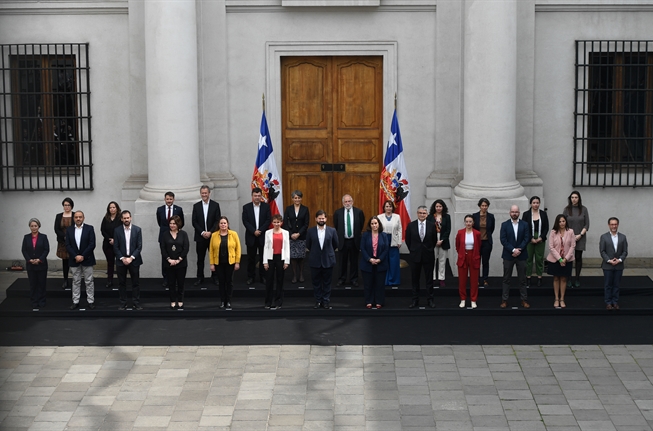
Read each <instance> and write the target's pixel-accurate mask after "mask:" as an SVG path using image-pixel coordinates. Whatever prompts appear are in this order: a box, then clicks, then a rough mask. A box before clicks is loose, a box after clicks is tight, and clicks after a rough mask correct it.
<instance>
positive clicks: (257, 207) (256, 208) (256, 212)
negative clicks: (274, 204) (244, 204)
mask: <svg viewBox="0 0 653 431" xmlns="http://www.w3.org/2000/svg"><path fill="white" fill-rule="evenodd" d="M253 207H254V220H256V230H259V229H260V226H259V222H258V219H259V213H260V212H261V204H258V205H256V204H254V205H253Z"/></svg>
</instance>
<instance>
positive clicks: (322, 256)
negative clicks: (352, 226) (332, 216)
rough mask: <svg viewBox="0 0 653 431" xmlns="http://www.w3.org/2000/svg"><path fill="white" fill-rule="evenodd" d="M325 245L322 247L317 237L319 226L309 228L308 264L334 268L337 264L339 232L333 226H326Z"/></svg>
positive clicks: (312, 266)
mask: <svg viewBox="0 0 653 431" xmlns="http://www.w3.org/2000/svg"><path fill="white" fill-rule="evenodd" d="M324 228H325V229H326V232H325V234H324V247H323V248H320V240H319V238H318V237H317V229H318V228H317V226H313V227H312V228H310V229H308V232H307V233H306V249H307V250H308V265H309V266H310V267H311V268H333V267H334V266H336V250H337V249H338V232H337V231H336V230H335V229H334V228H332V227H331V226H324Z"/></svg>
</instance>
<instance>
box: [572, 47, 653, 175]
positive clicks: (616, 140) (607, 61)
mask: <svg viewBox="0 0 653 431" xmlns="http://www.w3.org/2000/svg"><path fill="white" fill-rule="evenodd" d="M575 99H576V100H575V111H574V157H573V164H574V179H573V183H574V184H573V185H574V187H579V186H589V187H651V186H653V173H652V168H653V163H652V162H653V159H652V158H651V143H652V138H653V136H652V135H653V133H652V129H653V41H641V40H639V41H630V40H625V41H624V40H613V41H609V40H598V41H597V40H577V41H576V87H575Z"/></svg>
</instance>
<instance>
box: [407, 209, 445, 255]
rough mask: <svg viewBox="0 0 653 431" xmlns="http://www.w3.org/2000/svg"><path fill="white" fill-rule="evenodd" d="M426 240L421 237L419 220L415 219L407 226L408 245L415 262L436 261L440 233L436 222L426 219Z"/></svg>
mask: <svg viewBox="0 0 653 431" xmlns="http://www.w3.org/2000/svg"><path fill="white" fill-rule="evenodd" d="M425 224H426V229H425V231H424V241H422V240H421V238H420V237H419V221H418V220H413V221H411V222H410V223H409V224H408V227H407V228H406V246H407V247H408V251H410V258H411V260H412V261H413V262H426V263H428V262H435V255H434V254H433V250H434V249H435V243H436V242H438V235H437V232H436V231H435V224H433V223H431V222H429V221H425Z"/></svg>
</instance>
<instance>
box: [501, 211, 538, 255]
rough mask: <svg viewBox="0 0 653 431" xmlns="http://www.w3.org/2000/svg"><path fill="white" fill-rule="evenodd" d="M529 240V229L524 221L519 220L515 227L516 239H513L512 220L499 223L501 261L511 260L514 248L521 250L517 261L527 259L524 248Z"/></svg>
mask: <svg viewBox="0 0 653 431" xmlns="http://www.w3.org/2000/svg"><path fill="white" fill-rule="evenodd" d="M530 240H531V227H530V226H529V225H528V223H526V222H525V221H524V220H519V224H518V226H517V239H515V230H514V229H513V227H512V220H511V219H508V220H506V221H504V222H503V223H501V245H502V246H503V252H502V253H501V258H502V259H507V260H513V259H514V257H512V250H513V249H515V248H519V249H521V254H520V255H519V256H517V260H526V259H528V252H527V251H526V246H527V245H528V242H529V241H530Z"/></svg>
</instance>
